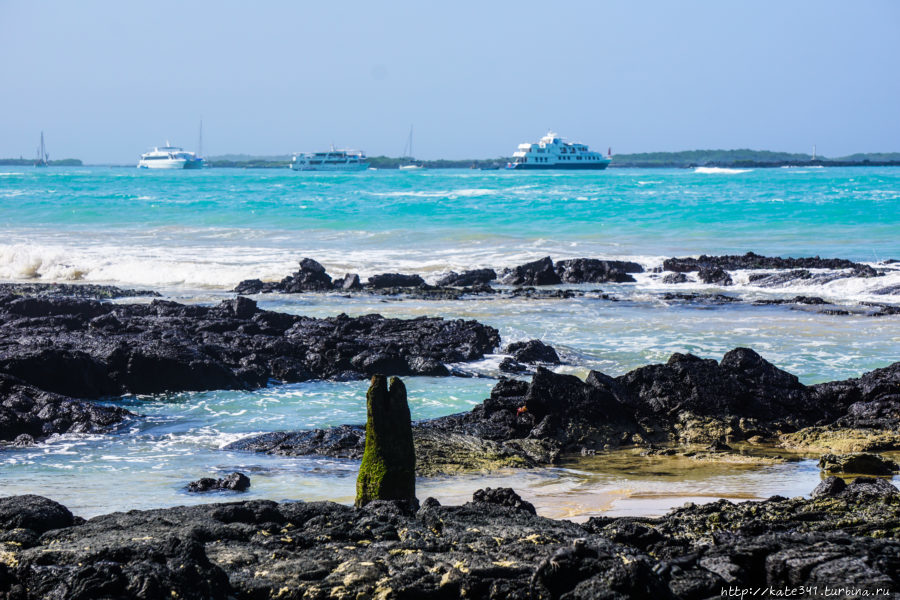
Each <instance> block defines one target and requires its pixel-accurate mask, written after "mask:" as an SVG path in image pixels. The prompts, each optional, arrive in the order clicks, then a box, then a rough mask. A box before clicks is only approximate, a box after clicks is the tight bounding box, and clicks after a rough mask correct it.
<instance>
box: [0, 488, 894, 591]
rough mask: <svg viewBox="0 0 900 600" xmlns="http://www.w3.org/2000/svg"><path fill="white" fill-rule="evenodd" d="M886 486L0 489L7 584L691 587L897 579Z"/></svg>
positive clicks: (2, 567)
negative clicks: (132, 495) (535, 498)
mask: <svg viewBox="0 0 900 600" xmlns="http://www.w3.org/2000/svg"><path fill="white" fill-rule="evenodd" d="M853 487H856V488H858V489H857V491H856V492H853V493H847V491H848V490H850V488H853ZM864 487H867V488H869V489H866V490H863V489H862V488H864ZM888 487H889V488H893V486H891V485H890V484H889V483H886V482H882V483H881V484H877V483H874V484H873V483H859V482H858V481H857V482H854V483H852V484H850V485H849V486H847V488H846V489H845V490H844V491H843V492H840V493H838V494H837V495H819V496H816V497H814V498H812V499H803V498H792V499H786V498H780V497H773V498H770V499H769V500H765V501H762V502H741V503H731V502H728V501H726V500H720V501H717V502H711V503H708V504H703V505H694V504H688V505H685V506H684V507H682V508H679V509H676V510H673V511H671V512H670V513H668V514H667V515H665V516H664V517H661V518H642V517H623V518H610V517H592V518H591V519H590V520H589V521H588V522H587V523H584V524H578V523H573V522H571V521H567V520H553V519H547V518H543V517H540V516H537V515H535V514H533V509H530V506H529V503H528V502H526V501H524V500H522V499H521V498H520V497H519V496H518V494H516V493H515V492H514V491H512V490H509V489H499V490H497V489H494V490H491V489H485V490H479V491H478V492H476V493H475V495H474V496H473V499H472V501H471V502H468V503H466V504H463V505H461V506H443V505H441V504H440V503H438V502H437V501H435V500H433V499H427V500H425V502H423V503H422V506H421V508H420V509H419V510H418V511H411V510H408V509H404V508H403V507H401V506H398V505H397V504H396V503H390V502H384V501H375V502H371V503H369V504H368V505H367V506H366V507H364V508H354V507H350V506H344V505H340V504H334V503H331V502H293V503H276V502H271V501H267V500H252V501H245V502H231V503H227V504H224V503H219V504H204V505H200V506H190V507H186V506H178V507H173V508H166V509H158V510H149V511H139V510H135V511H129V512H123V513H113V514H109V515H103V516H99V517H95V518H93V519H90V520H88V521H84V520H82V519H78V518H72V517H71V513H69V512H68V510H67V509H65V507H62V506H61V505H58V504H57V503H55V502H52V501H50V500H47V499H44V498H40V497H36V496H16V497H11V498H3V499H0V515H2V516H0V539H2V540H4V541H6V543H5V544H4V545H3V546H4V550H3V554H2V556H3V561H2V562H0V594H2V595H3V596H4V597H6V598H9V599H10V600H43V599H45V598H72V599H73V600H74V599H79V600H82V599H83V600H86V599H88V598H90V599H93V598H141V599H146V600H150V599H157V598H164V597H165V598H168V597H172V598H175V597H178V598H186V599H196V600H200V599H203V600H226V599H228V598H275V597H278V596H279V595H281V596H282V597H285V596H286V594H287V597H291V598H325V597H344V596H345V595H346V594H347V593H348V592H349V591H350V590H352V594H353V597H355V598H377V597H379V596H381V597H386V598H387V597H396V598H485V599H495V600H500V599H504V600H507V599H508V600H535V599H547V600H557V599H558V600H593V599H596V598H609V599H620V598H621V599H624V598H660V599H663V598H666V599H672V600H694V599H697V598H718V597H721V595H722V590H723V589H724V590H729V589H734V590H738V592H737V594H738V595H739V594H740V590H742V589H771V590H775V591H776V592H777V591H778V590H791V589H812V588H813V587H816V588H817V589H818V590H820V591H821V590H823V589H824V587H823V586H824V585H826V584H827V585H828V586H829V587H830V588H831V589H832V590H834V589H835V588H836V586H841V587H844V588H845V589H851V590H859V591H860V595H862V591H865V592H867V594H866V595H868V596H875V595H876V590H877V589H879V588H880V589H881V590H894V589H896V588H897V586H898V585H900V567H898V565H900V541H898V540H897V539H896V537H895V536H893V535H892V532H894V531H896V530H897V528H898V526H900V503H898V502H897V499H896V498H897V496H896V495H895V494H894V493H889V492H888V491H887V490H886V489H885V490H879V489H875V488H888ZM45 516H46V517H49V518H45ZM35 517H37V518H35ZM34 523H39V525H37V526H36V528H35V529H33V530H32V529H16V527H21V526H25V527H28V526H33V524H34ZM41 532H43V535H41ZM10 541H12V542H15V543H9V542H10ZM284 590H288V592H284ZM881 595H884V592H883V591H882V592H881Z"/></svg>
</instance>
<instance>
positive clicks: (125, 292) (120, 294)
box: [0, 283, 159, 300]
mask: <svg viewBox="0 0 900 600" xmlns="http://www.w3.org/2000/svg"><path fill="white" fill-rule="evenodd" d="M7 295H9V296H40V297H43V298H93V299H96V300H110V299H113V298H137V297H141V296H150V297H158V296H159V293H158V292H154V291H153V290H135V289H129V288H120V287H116V286H114V285H95V284H90V283H78V284H72V283H0V297H2V296H7Z"/></svg>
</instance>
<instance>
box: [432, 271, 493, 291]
mask: <svg viewBox="0 0 900 600" xmlns="http://www.w3.org/2000/svg"><path fill="white" fill-rule="evenodd" d="M495 279H497V272H496V271H494V270H493V269H472V270H470V271H463V272H462V273H457V272H455V271H450V272H449V273H447V274H446V275H444V276H443V277H441V278H440V279H438V281H437V285H438V286H453V287H467V286H473V285H485V284H488V283H490V282H492V281H494V280H495Z"/></svg>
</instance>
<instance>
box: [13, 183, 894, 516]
mask: <svg viewBox="0 0 900 600" xmlns="http://www.w3.org/2000/svg"><path fill="white" fill-rule="evenodd" d="M898 209H900V169H891V168H872V169H866V168H846V169H843V168H842V169H767V170H761V169H760V170H751V171H749V172H740V173H722V172H711V173H698V172H695V171H690V170H664V169H660V170H610V171H606V172H602V173H563V174H557V173H507V172H503V171H500V172H484V171H468V170H459V171H424V172H415V173H406V172H404V173H398V172H393V173H392V172H382V171H370V172H365V173H358V174H346V175H340V174H301V173H294V172H291V171H289V170H288V169H284V170H275V171H266V170H229V169H221V170H206V171H195V172H191V171H186V172H159V173H152V172H146V171H138V170H137V169H112V168H78V169H62V168H54V169H41V170H37V169H16V168H5V169H0V279H3V280H13V281H26V280H27V281H35V280H36V281H77V280H82V281H91V282H109V283H114V284H117V285H123V286H138V287H140V286H148V287H153V288H155V289H159V290H161V291H163V292H164V293H165V294H167V295H169V296H170V297H172V298H173V299H176V300H178V301H183V302H218V301H220V300H221V299H223V298H226V297H229V293H228V291H227V290H229V289H231V288H232V287H233V286H234V284H236V283H237V282H238V281H240V280H242V279H246V278H254V277H259V278H262V279H280V278H281V277H283V276H284V275H286V274H288V273H290V272H292V271H293V270H294V269H295V268H296V264H297V261H298V260H299V259H300V258H301V257H303V256H311V257H313V258H316V259H317V260H319V261H320V262H322V263H323V264H324V265H325V266H326V268H327V269H328V271H329V273H331V274H332V275H333V276H341V275H343V273H345V272H358V273H360V275H361V276H362V277H363V278H365V276H367V275H371V274H373V273H376V272H382V271H399V272H417V273H421V274H423V275H425V276H426V279H428V280H431V281H433V280H434V279H435V278H436V277H437V276H438V275H439V274H441V273H444V272H446V271H448V270H450V269H455V270H461V269H466V268H473V267H481V266H490V267H503V266H512V265H516V264H520V263H521V262H524V261H525V260H529V259H534V258H539V257H541V256H544V255H547V254H549V255H551V256H552V257H553V258H554V259H561V258H571V257H578V256H589V257H598V258H627V259H632V260H637V261H639V262H641V263H642V264H644V265H645V266H646V267H654V266H657V265H659V264H660V263H661V260H662V258H663V257H667V256H683V255H691V254H694V255H696V254H700V253H708V254H720V253H726V252H727V253H743V252H746V251H748V250H752V251H755V252H758V253H760V254H767V255H793V256H801V255H805V256H809V255H821V256H834V257H841V258H850V259H854V260H858V261H863V262H870V263H874V262H875V261H878V260H882V259H885V258H890V257H893V258H900V210H898ZM879 268H885V266H884V265H882V266H881V267H879ZM637 279H638V281H637V282H636V283H632V284H604V285H601V286H580V287H581V288H582V289H596V288H597V287H602V288H603V291H604V292H606V293H609V294H612V295H613V296H615V297H616V298H617V299H618V300H619V301H616V302H613V301H610V300H604V299H602V298H600V297H598V295H597V294H592V295H588V296H586V297H579V298H573V299H567V300H528V299H515V300H498V299H496V298H480V299H476V300H466V301H456V302H451V301H439V302H438V301H419V300H410V299H404V300H402V301H397V300H394V301H387V302H385V301H384V300H383V299H381V298H375V297H370V296H355V297H350V298H345V297H343V296H341V295H339V294H331V295H314V294H301V295H292V296H287V295H267V296H259V297H257V300H258V301H259V303H260V306H261V307H263V308H266V309H271V310H280V311H285V312H291V313H297V314H307V315H310V316H330V315H335V314H338V313H341V312H346V313H348V314H351V315H358V314H365V313H371V312H378V313H381V314H383V315H385V316H396V317H415V316H420V315H432V316H444V317H447V318H472V319H478V320H479V321H482V322H484V323H487V324H490V325H493V326H495V327H497V328H498V329H499V330H500V332H501V336H502V338H503V342H504V344H505V343H508V342H511V341H516V340H520V339H530V338H540V339H543V340H544V341H546V342H548V343H550V344H552V345H554V346H555V347H557V348H558V349H559V350H560V352H561V353H562V355H563V358H564V359H565V360H566V362H567V363H568V364H567V365H564V366H562V367H560V370H562V371H567V372H573V373H576V374H579V375H584V374H586V372H587V370H588V369H599V370H602V371H604V372H606V373H609V374H611V375H619V374H622V373H624V372H626V371H628V370H630V369H633V368H635V367H638V366H641V365H644V364H647V363H649V362H659V361H664V360H666V359H667V358H668V356H669V355H670V354H671V353H673V352H693V353H695V354H698V355H700V356H704V357H710V358H721V356H722V354H724V353H725V352H726V351H728V350H730V349H731V348H733V347H735V346H749V347H752V348H754V349H756V350H757V351H759V352H760V353H761V354H762V355H763V356H764V357H766V358H767V359H769V360H771V361H772V362H774V363H775V364H776V365H778V366H780V367H782V368H785V369H787V370H789V371H791V372H793V373H795V374H797V375H798V376H799V377H800V379H801V381H803V382H804V383H816V382H820V381H827V380H832V379H841V378H846V377H852V376H857V375H859V374H861V373H862V372H864V371H867V370H870V369H873V368H877V367H881V366H885V365H887V364H890V363H891V362H894V361H897V360H900V317H897V316H894V317H882V318H871V317H864V316H849V317H848V316H843V317H842V316H828V315H822V314H818V313H813V312H809V311H805V310H791V309H789V308H787V307H783V306H752V305H749V304H733V305H724V306H712V307H710V306H690V305H683V304H678V303H673V302H665V301H663V300H661V299H660V297H659V295H658V293H659V292H661V291H679V292H682V291H721V292H726V293H729V294H735V295H740V296H742V297H744V298H748V299H754V298H771V297H790V296H793V295H796V294H810V295H818V296H822V297H824V298H827V299H829V300H834V301H836V302H839V303H844V304H854V303H856V302H859V301H865V300H870V301H871V300H876V301H880V302H889V303H894V304H897V303H900V297H898V296H897V295H878V294H875V293H874V292H875V291H877V289H879V288H883V287H887V286H889V285H893V284H896V283H900V269H895V270H892V271H889V273H888V275H886V276H885V277H881V278H873V279H859V278H854V279H842V280H838V281H835V282H833V283H830V284H827V285H824V286H810V287H804V286H803V285H802V284H798V285H792V286H788V287H785V288H780V289H775V290H772V289H769V290H763V289H758V288H754V287H752V286H749V285H747V284H746V274H736V282H737V285H735V286H733V287H729V288H723V289H718V288H715V287H714V286H706V285H700V284H689V285H680V286H665V285H663V284H661V282H660V280H659V279H658V278H655V277H654V275H653V274H652V273H644V274H639V275H638V276H637ZM575 287H576V288H577V287H579V286H575ZM501 358H502V357H500V356H490V357H488V358H487V359H486V360H484V361H481V362H479V363H476V364H471V365H461V366H460V368H462V369H463V370H467V371H469V372H471V373H474V374H478V375H480V376H481V377H478V378H458V377H454V378H444V379H432V378H410V379H409V380H408V381H407V386H408V388H409V391H410V402H411V408H412V412H413V415H414V417H415V418H427V417H433V416H438V415H443V414H449V413H452V412H458V411H461V410H468V409H469V408H470V407H471V406H472V405H474V404H475V403H477V402H480V401H481V400H482V399H483V398H485V397H487V395H488V394H489V392H490V387H491V386H492V385H493V383H494V382H495V381H496V379H495V378H496V377H498V376H499V373H498V372H497V365H498V364H499V361H500V359H501ZM365 386H366V384H365V382H352V383H327V382H309V383H304V384H297V385H289V386H274V387H270V388H267V389H265V390H259V391H256V392H222V391H213V392H204V393H191V394H177V395H171V396H165V397H150V398H126V399H122V400H121V401H119V403H121V404H124V405H126V406H128V407H129V408H130V409H131V410H133V411H135V412H137V413H140V414H142V415H144V417H143V418H141V419H139V420H137V421H134V422H131V423H128V424H127V425H126V426H125V427H124V428H123V429H122V431H121V432H120V433H118V434H114V435H107V436H87V437H79V436H64V437H63V438H58V439H53V440H50V441H48V442H47V443H44V444H41V445H40V446H38V447H36V448H30V449H4V450H0V486H2V489H3V490H4V493H7V494H12V493H26V492H28V493H39V494H44V495H47V496H50V497H53V498H55V499H57V500H60V501H62V502H64V503H65V504H67V505H69V506H70V507H72V508H73V510H74V511H75V512H76V513H78V514H82V515H93V514H99V513H103V512H107V511H110V510H117V509H127V508H139V507H152V506H164V505H173V504H183V503H193V502H206V501H215V500H222V499H223V498H231V497H232V496H221V495H219V496H216V495H213V496H202V497H198V496H193V495H188V494H186V493H185V492H184V491H183V488H184V485H185V484H186V483H187V482H188V481H191V480H193V479H196V478H199V477H203V476H209V475H212V474H215V473H221V472H227V471H231V470H235V469H237V470H242V471H244V472H247V473H248V474H249V475H250V476H251V479H252V487H251V490H250V492H249V493H248V494H246V495H243V496H241V497H258V498H273V499H286V498H293V499H306V500H315V499H334V500H338V501H349V500H350V499H352V496H353V491H354V484H355V474H356V464H355V463H354V462H353V461H335V460H327V459H318V458H294V459H289V458H279V457H268V456H260V455H255V454H243V453H233V452H224V451H222V450H220V448H221V447H222V446H224V445H225V444H226V443H228V442H230V441H233V440H235V439H237V438H239V437H242V436H244V435H248V434H251V433H258V432H263V431H274V430H280V429H299V428H306V427H322V426H329V425H337V424H341V423H360V422H362V421H363V420H364V416H365V415H364V410H365V406H364V393H365ZM641 465H643V467H641ZM657 467H658V468H657ZM660 471H664V472H665V473H668V474H660ZM818 477H819V475H818V471H817V469H816V468H815V464H814V462H810V461H808V460H807V461H803V462H795V463H789V464H786V465H776V466H767V467H740V468H730V467H729V468H718V469H717V468H715V467H710V466H698V465H696V464H695V463H691V462H688V463H684V464H681V463H677V464H676V463H672V462H669V463H667V464H666V465H665V466H661V467H660V466H658V465H657V466H654V464H653V463H650V462H648V459H645V458H635V457H633V456H631V455H628V454H627V453H623V454H621V455H617V457H616V458H614V459H613V458H609V459H608V460H603V461H594V462H592V461H584V462H579V463H577V464H570V465H566V466H565V468H551V469H536V470H531V471H520V472H504V473H496V474H491V475H472V476H459V477H453V478H435V479H423V480H421V481H420V482H419V496H420V497H421V498H424V497H425V496H427V495H433V496H435V497H438V498H439V499H441V500H442V501H461V500H465V499H467V498H468V497H469V496H470V495H471V492H472V491H473V490H475V489H478V488H480V487H485V486H497V485H504V486H512V487H515V488H516V489H518V490H520V491H521V492H522V493H523V495H525V496H526V497H528V498H529V499H531V500H532V501H534V502H535V503H536V504H537V506H538V508H539V510H540V512H541V513H542V514H547V515H550V516H568V517H572V516H575V517H581V518H583V517H585V516H587V515H591V514H597V513H600V512H605V513H608V514H658V513H659V512H661V511H664V510H665V509H666V508H668V507H670V506H674V505H677V504H680V503H682V502H684V501H686V500H695V501H704V500H708V499H714V498H716V497H720V496H724V497H729V498H734V499H741V498H756V497H766V496H769V495H772V494H776V493H777V494H782V495H788V496H793V495H799V494H803V493H808V492H809V491H810V490H811V489H812V487H813V486H814V485H815V483H816V482H817V481H818Z"/></svg>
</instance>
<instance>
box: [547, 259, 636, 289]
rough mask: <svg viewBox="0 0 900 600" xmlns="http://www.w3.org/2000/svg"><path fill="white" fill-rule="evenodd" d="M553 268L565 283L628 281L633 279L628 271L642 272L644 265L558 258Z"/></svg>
mask: <svg viewBox="0 0 900 600" xmlns="http://www.w3.org/2000/svg"><path fill="white" fill-rule="evenodd" d="M555 268H556V272H557V274H558V275H559V278H560V280H561V281H564V282H566V283H606V282H612V283H630V282H634V281H635V279H634V277H632V276H631V275H630V273H643V272H644V267H642V266H641V265H639V264H638V263H636V262H631V261H624V260H599V259H596V258H572V259H569V260H560V261H558V262H557V263H556V267H555Z"/></svg>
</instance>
